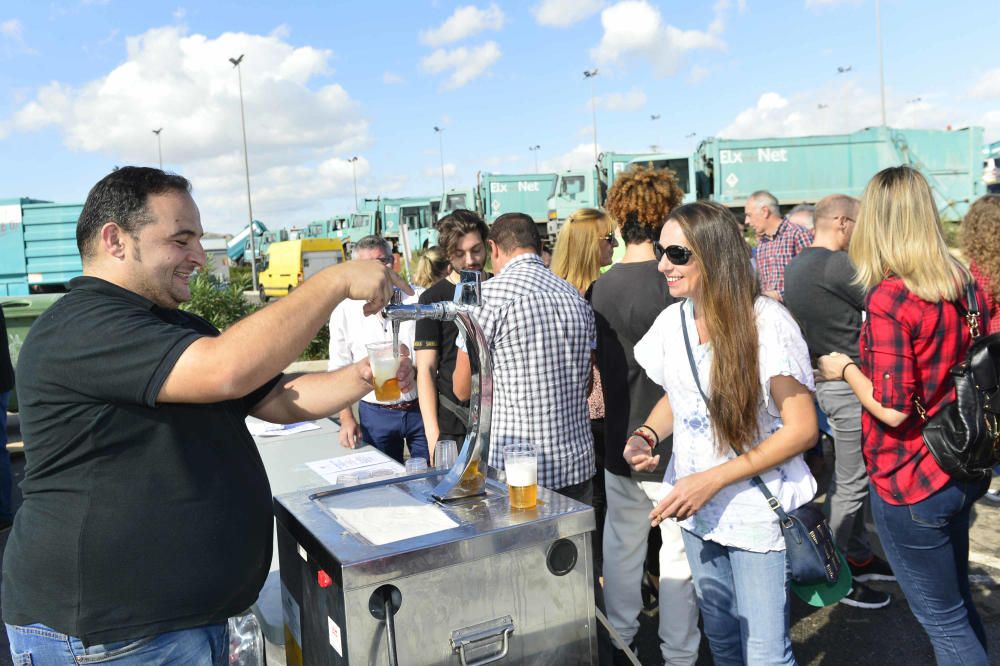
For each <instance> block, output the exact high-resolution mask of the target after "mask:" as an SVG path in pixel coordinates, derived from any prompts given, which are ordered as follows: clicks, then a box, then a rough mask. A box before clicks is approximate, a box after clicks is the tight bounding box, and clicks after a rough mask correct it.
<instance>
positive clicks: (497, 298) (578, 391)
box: [473, 254, 597, 490]
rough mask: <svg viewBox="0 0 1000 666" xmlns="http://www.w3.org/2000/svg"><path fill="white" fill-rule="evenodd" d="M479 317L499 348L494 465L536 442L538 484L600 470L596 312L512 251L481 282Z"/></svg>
mask: <svg viewBox="0 0 1000 666" xmlns="http://www.w3.org/2000/svg"><path fill="white" fill-rule="evenodd" d="M483 301H484V304H483V306H482V307H480V308H477V309H476V310H475V311H474V312H473V316H474V317H475V318H476V321H478V322H479V325H480V326H482V328H483V332H484V333H485V334H486V339H487V340H489V341H490V351H491V352H492V354H493V421H492V428H491V444H490V465H491V466H493V467H496V468H498V469H503V447H504V445H505V444H511V443H529V444H533V445H534V446H535V448H536V450H537V451H538V484H539V485H541V486H543V487H545V488H550V489H553V490H555V489H558V488H565V487H566V486H571V485H574V484H577V483H582V482H584V481H587V480H588V479H590V478H591V477H593V476H594V473H595V467H594V439H593V435H592V434H591V430H590V418H589V415H588V412H587V385H588V380H589V377H590V352H591V350H592V349H593V348H594V344H595V340H596V335H597V333H596V329H595V326H594V312H593V310H591V308H590V305H589V304H588V303H587V301H585V300H584V299H583V298H582V297H581V296H580V294H579V293H578V292H577V291H576V289H575V288H574V287H573V286H572V285H570V284H569V283H568V282H566V281H565V280H562V279H560V278H558V277H556V276H555V275H554V274H553V273H552V272H551V271H549V269H547V268H545V264H543V263H542V260H541V258H539V257H538V255H535V254H525V255H519V256H516V257H514V258H513V259H511V260H510V262H509V263H508V264H507V265H506V266H505V267H504V269H503V271H502V272H501V273H500V274H499V275H497V276H496V277H494V278H493V279H491V280H490V281H488V282H486V283H484V284H483Z"/></svg>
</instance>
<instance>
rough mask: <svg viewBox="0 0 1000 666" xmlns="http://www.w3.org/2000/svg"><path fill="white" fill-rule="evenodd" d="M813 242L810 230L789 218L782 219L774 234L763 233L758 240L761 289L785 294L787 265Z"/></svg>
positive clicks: (758, 274)
mask: <svg viewBox="0 0 1000 666" xmlns="http://www.w3.org/2000/svg"><path fill="white" fill-rule="evenodd" d="M811 242H812V241H811V240H810V238H809V232H808V231H806V230H805V229H803V228H802V227H800V226H799V225H797V224H795V223H794V222H789V221H788V218H785V219H784V220H782V221H781V224H779V225H778V228H777V229H776V230H775V231H774V234H773V235H771V236H768V235H767V234H763V235H761V237H760V238H759V239H758V240H757V276H758V278H759V279H760V289H761V291H776V292H778V293H779V294H781V295H782V296H784V294H785V266H787V265H788V262H789V261H791V260H792V257H794V256H795V255H797V254H798V253H799V252H801V251H802V248H804V247H806V246H808V245H809V244H810V243H811Z"/></svg>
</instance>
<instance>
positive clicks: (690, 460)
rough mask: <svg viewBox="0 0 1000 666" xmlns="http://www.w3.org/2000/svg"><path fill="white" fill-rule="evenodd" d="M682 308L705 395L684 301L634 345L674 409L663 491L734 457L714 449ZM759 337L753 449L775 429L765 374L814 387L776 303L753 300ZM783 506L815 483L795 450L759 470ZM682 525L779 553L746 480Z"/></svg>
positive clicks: (704, 357)
mask: <svg viewBox="0 0 1000 666" xmlns="http://www.w3.org/2000/svg"><path fill="white" fill-rule="evenodd" d="M682 307H683V308H686V310H685V316H686V317H687V327H688V336H689V338H690V340H691V347H692V349H691V351H692V353H693V355H694V359H695V364H696V365H697V367H698V377H699V379H700V381H701V386H702V388H703V389H704V391H705V394H706V395H711V393H712V387H711V384H710V374H711V362H712V350H711V344H710V343H706V344H698V332H697V330H696V327H695V322H694V312H693V309H692V308H693V306H692V305H691V301H690V300H686V301H681V302H679V303H674V304H673V305H671V306H670V307H668V308H667V309H666V310H664V311H663V312H662V313H661V314H660V316H659V317H657V318H656V321H655V322H653V326H652V327H651V328H650V329H649V331H648V332H647V333H646V335H645V336H643V338H642V340H640V341H639V342H638V344H636V346H635V359H636V362H638V363H639V365H640V366H642V368H643V369H644V370H645V371H646V374H648V375H649V377H650V379H652V380H653V381H655V382H656V383H657V384H659V385H660V386H662V387H663V389H664V390H665V391H666V393H667V396H668V397H669V398H670V407H671V409H672V410H673V414H674V433H673V434H674V450H673V455H672V456H671V458H670V462H669V463H668V464H667V470H666V474H665V475H664V479H663V480H664V484H666V490H667V492H669V490H670V488H671V487H672V485H673V483H675V482H676V481H677V479H681V478H684V477H685V476H689V475H691V474H694V473H696V472H702V471H704V470H707V469H711V468H712V467H716V466H718V465H721V464H723V463H725V462H726V461H727V460H731V459H733V458H735V457H736V454H735V453H734V452H733V451H731V450H730V451H727V452H726V453H725V454H720V453H719V452H717V450H716V446H715V441H714V435H713V433H712V426H711V423H710V422H709V419H708V406H707V405H706V404H705V401H704V400H703V399H702V397H701V394H700V393H699V392H698V386H697V384H695V381H694V376H693V375H692V374H691V364H690V362H689V361H688V356H687V352H686V351H685V349H684V335H683V332H682V330H681V308H682ZM754 310H755V312H756V314H757V336H758V340H759V352H758V354H759V366H760V367H759V374H760V383H761V386H762V388H763V400H762V401H761V404H760V406H759V408H758V411H757V422H758V423H759V425H760V430H759V434H758V437H757V440H756V441H754V442H753V443H752V444H751V447H750V448H753V447H755V446H757V445H758V444H760V442H762V441H764V440H765V439H767V437H769V436H770V435H772V434H773V433H774V432H776V431H777V430H778V428H780V427H781V418H780V416H779V414H778V410H777V407H776V406H775V405H774V403H773V401H772V400H771V390H770V383H771V377H776V376H778V375H788V376H790V377H792V378H794V379H796V380H797V381H798V382H800V383H801V384H802V385H804V386H805V387H807V388H808V389H809V390H810V391H815V390H816V387H815V384H814V382H813V371H812V365H811V363H810V361H809V350H808V348H807V347H806V343H805V341H804V340H803V338H802V333H801V332H800V331H799V327H798V325H797V324H796V323H795V320H794V319H793V318H792V316H791V314H789V312H788V310H786V309H785V308H784V306H782V305H781V304H780V303H778V302H777V301H775V300H772V299H770V298H766V297H760V298H758V299H757V302H756V303H755V304H754ZM760 477H761V479H763V481H764V483H765V484H766V485H767V487H768V489H769V490H770V491H771V493H772V494H773V495H774V496H775V497H776V498H778V500H779V501H780V502H781V505H782V507H783V508H784V509H785V510H786V511H791V510H792V509H795V508H798V507H799V506H802V505H803V504H805V503H806V502H808V501H809V500H811V499H812V498H813V497H814V496H815V495H816V480H815V479H814V478H813V476H812V474H811V473H810V472H809V468H808V467H807V466H806V464H805V461H804V460H803V458H802V456H801V455H797V456H795V457H793V458H791V459H789V460H786V461H785V462H783V463H782V464H780V465H778V466H777V467H775V468H774V469H771V470H768V471H767V472H764V473H763V474H761V475H760ZM680 525H681V527H683V528H685V529H687V530H689V531H691V532H693V533H695V534H697V535H698V536H700V537H701V538H703V539H707V540H709V541H714V542H716V543H719V544H722V545H724V546H732V547H735V548H742V549H744V550H750V551H754V552H767V551H771V550H784V549H785V541H784V538H783V537H782V535H781V530H780V528H779V527H778V520H777V517H776V516H775V514H774V512H773V511H771V509H770V507H768V505H767V501H766V500H765V499H764V495H763V494H761V492H760V490H759V489H757V488H756V487H754V486H753V484H752V483H751V482H750V480H749V479H748V480H745V481H740V482H737V483H734V484H732V485H730V486H727V487H725V488H723V489H722V490H721V491H719V493H718V494H717V495H715V497H713V498H712V499H711V500H709V501H708V502H707V503H706V504H705V506H703V507H702V508H701V509H699V510H698V512H697V513H696V514H695V515H694V516H692V517H691V518H688V519H687V520H684V521H681V522H680Z"/></svg>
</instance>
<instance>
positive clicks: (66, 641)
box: [7, 624, 229, 666]
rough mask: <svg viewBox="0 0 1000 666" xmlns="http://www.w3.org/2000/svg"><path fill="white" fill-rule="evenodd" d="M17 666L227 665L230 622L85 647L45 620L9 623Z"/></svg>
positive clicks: (76, 639) (12, 651) (15, 665)
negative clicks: (100, 665)
mask: <svg viewBox="0 0 1000 666" xmlns="http://www.w3.org/2000/svg"><path fill="white" fill-rule="evenodd" d="M7 638H9V639H10V656H11V658H12V659H13V661H14V666H80V665H81V664H114V666H168V665H169V666H225V665H226V664H228V663H229V625H228V624H210V625H206V626H204V627H195V628H194V629H183V630H181V631H171V632H169V633H165V634H157V635H155V636H148V637H146V638H140V639H138V640H132V641H115V642H112V643H105V644H103V645H90V646H88V647H84V646H83V643H82V642H81V641H80V639H78V638H75V637H73V636H67V635H66V634H61V633H59V632H58V631H54V630H52V629H50V628H48V627H46V626H45V625H43V624H32V625H29V626H27V627H21V626H16V625H12V624H8V625H7Z"/></svg>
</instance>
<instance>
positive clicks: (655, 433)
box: [636, 423, 660, 446]
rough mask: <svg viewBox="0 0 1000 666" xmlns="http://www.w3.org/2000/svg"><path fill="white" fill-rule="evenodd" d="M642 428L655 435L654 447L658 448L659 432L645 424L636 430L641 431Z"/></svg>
mask: <svg viewBox="0 0 1000 666" xmlns="http://www.w3.org/2000/svg"><path fill="white" fill-rule="evenodd" d="M642 428H645V429H646V430H648V431H649V432H650V433H652V435H653V446H656V445H657V444H659V443H660V436H659V435H658V434H657V432H656V431H655V430H653V428H651V427H650V426H648V425H646V424H645V423H643V424H642V425H641V426H639V427H638V428H636V430H641V429H642Z"/></svg>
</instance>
